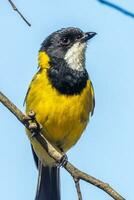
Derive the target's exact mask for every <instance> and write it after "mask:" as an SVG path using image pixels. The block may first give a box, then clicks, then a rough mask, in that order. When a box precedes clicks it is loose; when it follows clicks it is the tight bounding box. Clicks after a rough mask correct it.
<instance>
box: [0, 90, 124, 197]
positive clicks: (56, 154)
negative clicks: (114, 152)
mask: <svg viewBox="0 0 134 200" xmlns="http://www.w3.org/2000/svg"><path fill="white" fill-rule="evenodd" d="M0 102H1V103H2V104H3V105H4V106H6V107H7V108H8V109H9V110H10V111H11V112H12V113H13V114H14V115H15V116H16V117H17V119H18V120H19V121H20V122H21V123H22V124H23V125H24V126H25V127H26V128H27V129H28V130H29V131H30V132H29V135H28V136H29V139H30V141H31V143H32V144H33V143H34V144H36V145H38V147H39V148H40V150H42V153H43V154H44V151H47V153H48V155H49V156H50V157H52V158H53V159H54V160H55V161H56V162H59V163H60V161H61V160H62V158H63V154H62V153H61V152H60V150H59V149H57V148H56V147H54V146H53V145H52V144H51V143H50V142H49V141H48V140H47V139H46V138H45V137H44V136H43V134H42V133H41V128H40V125H39V124H38V123H37V121H36V120H34V117H31V116H30V117H29V116H26V115H25V114H23V113H22V112H21V111H20V110H19V109H18V108H17V107H16V106H15V105H14V104H13V103H12V102H11V101H10V100H9V99H8V98H7V97H6V96H5V95H4V94H2V93H1V92H0ZM30 125H31V127H32V128H30ZM33 125H34V126H33ZM33 133H34V134H33ZM63 167H64V168H65V169H66V170H67V171H68V172H69V173H70V174H71V176H72V177H73V178H75V179H78V180H83V181H86V182H88V183H90V184H92V185H94V186H96V187H98V188H100V189H102V190H103V191H105V192H106V193H107V194H109V195H110V196H111V197H112V198H113V199H115V200H125V199H124V198H123V197H122V196H121V195H120V194H119V193H117V192H116V191H115V190H114V189H113V188H112V187H111V186H110V185H109V184H107V183H104V182H102V181H100V180H98V179H96V178H94V177H93V176H90V175H88V174H86V173H84V172H82V171H80V170H79V169H77V168H76V167H75V166H73V165H72V164H71V163H70V162H68V161H67V162H66V164H65V165H64V166H63Z"/></svg>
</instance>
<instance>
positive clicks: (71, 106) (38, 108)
mask: <svg viewBox="0 0 134 200" xmlns="http://www.w3.org/2000/svg"><path fill="white" fill-rule="evenodd" d="M26 105H27V108H26V111H27V112H28V111H29V110H33V111H34V112H35V113H36V118H37V120H38V122H40V123H41V124H42V126H43V133H44V135H45V137H46V138H47V139H48V140H49V141H50V142H52V143H54V144H55V145H57V146H59V147H60V148H62V149H63V150H65V151H66V150H68V149H69V148H70V147H71V146H72V145H74V144H75V143H76V141H77V140H78V139H79V137H80V136H81V134H82V132H83V130H84V129H85V127H86V124H87V122H88V118H89V113H90V112H91V110H92V91H91V85H90V81H87V84H86V87H85V88H84V89H83V90H82V92H81V93H80V94H77V95H65V94H61V93H59V92H58V91H57V90H56V89H55V88H54V87H53V86H52V84H51V83H50V81H49V80H48V77H47V73H39V74H38V75H36V77H35V78H34V80H33V82H32V84H31V86H30V89H29V92H28V96H27V100H26Z"/></svg>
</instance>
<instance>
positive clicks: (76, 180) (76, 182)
mask: <svg viewBox="0 0 134 200" xmlns="http://www.w3.org/2000/svg"><path fill="white" fill-rule="evenodd" d="M73 179H74V182H75V187H76V191H77V195H78V200H82V193H81V189H80V181H79V179H78V178H75V177H73Z"/></svg>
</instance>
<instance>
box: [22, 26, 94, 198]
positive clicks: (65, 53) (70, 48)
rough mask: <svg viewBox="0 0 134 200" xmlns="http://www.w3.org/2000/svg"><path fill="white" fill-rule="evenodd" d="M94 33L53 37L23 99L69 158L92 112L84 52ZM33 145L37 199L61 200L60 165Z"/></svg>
mask: <svg viewBox="0 0 134 200" xmlns="http://www.w3.org/2000/svg"><path fill="white" fill-rule="evenodd" d="M95 35H96V32H84V31H82V30H81V29H80V28H76V27H68V28H62V29H59V30H57V31H55V32H53V33H51V34H50V35H49V36H48V37H47V38H46V39H45V40H44V41H43V43H42V44H41V47H40V49H39V53H38V68H39V69H38V72H37V73H36V74H35V75H34V77H33V79H32V81H31V83H30V86H29V89H28V91H27V94H26V97H25V103H26V113H27V114H28V113H29V112H30V111H33V112H34V113H36V120H37V122H39V123H40V124H41V126H42V134H43V135H44V137H45V138H46V139H47V140H48V141H49V142H50V143H51V144H52V145H54V146H55V147H56V148H57V149H59V150H60V151H62V152H63V153H64V154H65V155H66V152H67V151H68V150H69V149H70V148H72V147H73V146H74V145H75V144H76V142H77V141H78V140H79V138H80V137H81V135H82V133H83V132H84V130H85V128H86V126H87V124H88V121H89V119H90V117H91V116H92V115H93V112H94V107H95V95H94V88H93V85H92V82H91V80H90V78H89V74H88V72H87V69H86V58H85V57H86V56H85V53H86V48H87V43H88V41H89V40H90V39H91V38H93V37H94V36H95ZM26 132H27V134H28V133H29V131H28V130H27V131H26ZM28 135H29V134H28ZM31 143H32V151H33V156H34V160H35V163H36V166H37V169H38V183H37V191H36V196H35V200H60V199H61V194H60V166H59V165H57V163H56V161H55V160H54V159H52V158H50V156H49V155H48V154H47V152H44V151H43V152H44V153H42V151H41V149H40V147H39V146H38V145H37V143H35V142H34V140H33V141H31Z"/></svg>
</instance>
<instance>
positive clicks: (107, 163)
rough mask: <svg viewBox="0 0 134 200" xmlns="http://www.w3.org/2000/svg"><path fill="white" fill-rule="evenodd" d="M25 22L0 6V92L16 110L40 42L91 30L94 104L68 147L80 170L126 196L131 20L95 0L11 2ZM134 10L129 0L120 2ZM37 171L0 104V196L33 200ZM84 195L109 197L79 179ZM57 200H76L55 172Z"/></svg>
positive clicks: (130, 174)
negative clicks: (66, 31)
mask: <svg viewBox="0 0 134 200" xmlns="http://www.w3.org/2000/svg"><path fill="white" fill-rule="evenodd" d="M15 2H16V5H17V6H18V8H19V9H20V10H21V11H22V13H23V14H24V15H25V16H26V17H27V19H28V20H29V21H30V22H31V24H32V27H31V28H29V27H28V26H27V25H26V24H25V23H24V22H23V21H22V19H21V18H20V17H19V16H18V15H17V14H16V13H15V12H14V11H13V10H12V9H11V7H10V5H9V4H8V1H5V0H2V1H1V4H0V7H1V9H0V91H2V92H4V93H5V94H6V95H7V96H8V97H9V98H10V99H11V100H12V101H13V102H14V103H15V104H16V105H17V106H18V107H19V108H20V109H21V110H22V111H24V110H25V108H24V107H23V100H24V97H25V94H26V91H27V88H28V85H29V83H30V81H31V79H32V76H33V74H35V73H36V72H37V54H38V49H39V48H40V44H41V42H42V41H43V40H44V39H45V37H46V36H47V35H48V34H50V33H51V32H53V31H55V30H57V29H60V28H62V27H70V26H75V27H79V28H81V29H82V30H84V31H95V32H97V33H98V35H97V36H96V37H95V38H94V39H92V41H91V42H90V43H89V45H88V49H87V54H86V55H87V56H86V57H87V63H86V64H87V65H86V66H87V70H88V72H89V74H90V77H91V79H92V82H93V85H94V90H95V97H96V107H95V111H94V116H93V117H92V119H91V121H90V124H89V125H88V127H87V129H86V131H85V133H84V135H83V136H82V138H81V140H80V141H79V142H78V143H77V145H76V146H75V147H73V148H72V150H70V151H69V152H68V157H69V161H70V162H72V163H73V164H74V165H76V166H77V167H78V168H79V169H81V170H83V171H85V172H87V173H89V174H91V175H93V176H95V177H97V178H99V179H101V180H103V181H104V182H108V183H110V184H111V186H113V187H114V188H115V189H116V190H117V191H119V192H120V193H121V194H122V195H123V196H124V197H125V198H126V199H127V200H133V193H134V181H133V180H134V116H133V115H134V18H131V17H128V16H126V15H123V14H122V13H120V12H118V11H116V10H113V9H111V8H109V7H107V6H104V5H103V4H100V3H99V2H98V1H97V0H82V1H78V0H73V1H72V0H68V1H63V0H56V1H54V0H45V1H43V0H38V1H32V0H29V1H24V0H23V1H22V0H16V1H15ZM113 2H117V1H113ZM119 3H120V5H121V6H123V7H125V8H127V9H129V10H131V11H134V3H133V1H132V0H127V1H121V0H120V1H119V0H118V4H119ZM36 182H37V171H36V168H35V166H34V162H33V158H32V154H31V149H30V144H29V141H28V139H27V136H26V135H25V130H24V127H23V126H22V125H21V124H20V123H19V122H18V121H17V120H16V119H15V117H14V116H13V115H12V114H11V113H10V112H9V111H8V110H7V109H6V108H5V107H4V106H3V105H2V104H0V199H3V200H8V199H10V200H24V199H25V200H34V196H35V190H36ZM81 189H82V193H83V200H91V199H93V200H110V199H111V197H109V196H108V195H107V194H105V193H104V192H103V191H101V190H99V189H98V188H95V187H94V186H92V185H89V184H87V183H85V182H81ZM61 190H62V191H61V192H62V200H63V199H64V200H75V199H77V195H76V191H75V187H74V183H73V181H72V179H71V177H70V175H69V174H68V173H67V172H66V171H65V170H64V169H62V170H61Z"/></svg>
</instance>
